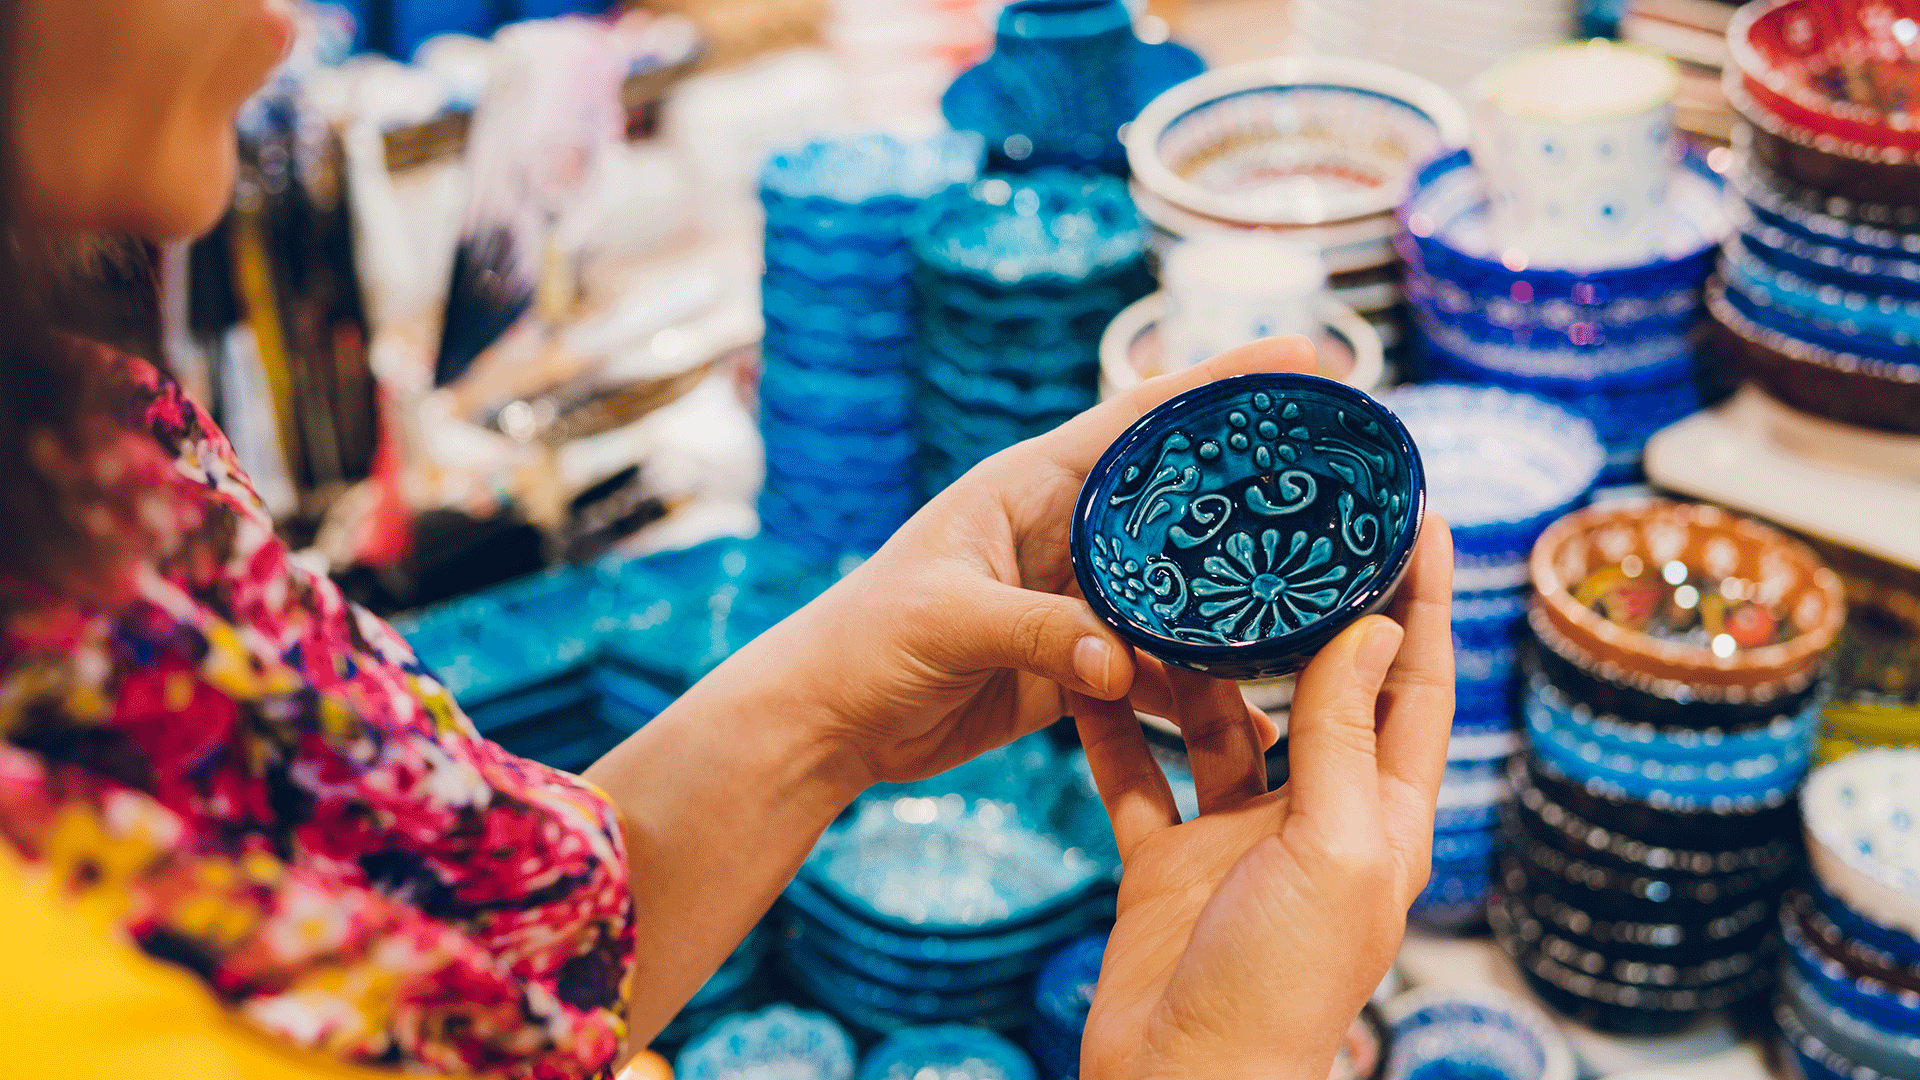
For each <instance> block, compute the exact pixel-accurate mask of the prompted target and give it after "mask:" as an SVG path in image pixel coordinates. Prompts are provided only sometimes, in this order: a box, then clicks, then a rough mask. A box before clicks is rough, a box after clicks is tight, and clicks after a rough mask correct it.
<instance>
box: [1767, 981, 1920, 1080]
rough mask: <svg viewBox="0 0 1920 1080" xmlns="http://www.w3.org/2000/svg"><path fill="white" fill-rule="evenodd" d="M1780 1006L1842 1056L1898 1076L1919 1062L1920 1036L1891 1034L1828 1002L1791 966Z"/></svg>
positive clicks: (1899, 1033) (1893, 1032) (1892, 1032)
mask: <svg viewBox="0 0 1920 1080" xmlns="http://www.w3.org/2000/svg"><path fill="white" fill-rule="evenodd" d="M1780 988H1781V991H1782V992H1781V995H1780V999H1781V1000H1780V1004H1781V1006H1782V1007H1785V1008H1788V1009H1791V1010H1792V1011H1793V1013H1794V1015H1795V1017H1797V1018H1798V1019H1799V1021H1800V1022H1801V1024H1803V1025H1805V1027H1806V1029H1807V1032H1808V1033H1809V1034H1811V1035H1813V1036H1814V1037H1815V1038H1816V1039H1819V1040H1820V1041H1821V1042H1823V1043H1825V1044H1826V1045H1827V1046H1828V1047H1829V1048H1830V1049H1832V1050H1833V1051H1834V1052H1836V1053H1838V1054H1839V1055H1840V1056H1841V1057H1843V1058H1846V1059H1847V1060H1849V1061H1851V1062H1854V1063H1856V1064H1859V1065H1864V1066H1865V1067H1867V1068H1869V1069H1873V1070H1875V1071H1878V1072H1881V1073H1885V1074H1887V1075H1889V1076H1897V1075H1900V1074H1901V1073H1902V1072H1908V1071H1911V1070H1912V1068H1913V1063H1914V1062H1915V1061H1920V1035H1916V1034H1912V1033H1907V1032H1898V1031H1889V1030H1887V1029H1886V1028H1883V1027H1881V1026H1879V1025H1878V1024H1869V1023H1867V1022H1866V1021H1864V1020H1861V1019H1859V1018H1858V1017H1856V1016H1854V1015H1852V1014H1851V1013H1849V1012H1847V1011H1846V1010H1845V1009H1842V1008H1840V1007H1839V1006H1838V1005H1835V1004H1834V1003H1833V1002H1831V1001H1828V1000H1827V999H1826V997H1825V996H1823V995H1822V994H1821V993H1820V991H1818V990H1816V989H1815V988H1814V987H1813V984H1812V983H1811V982H1809V981H1808V980H1807V978H1806V976H1804V975H1802V974H1800V972H1798V971H1796V970H1795V969H1794V968H1793V967H1792V966H1788V967H1786V968H1785V969H1783V970H1782V971H1781V972H1780Z"/></svg>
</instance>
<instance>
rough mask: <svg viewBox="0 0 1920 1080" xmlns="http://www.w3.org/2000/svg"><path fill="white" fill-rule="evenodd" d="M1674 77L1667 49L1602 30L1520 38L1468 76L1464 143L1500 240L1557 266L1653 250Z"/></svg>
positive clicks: (1584, 265)
mask: <svg viewBox="0 0 1920 1080" xmlns="http://www.w3.org/2000/svg"><path fill="white" fill-rule="evenodd" d="M1678 85H1679V73H1678V69H1677V68H1675V67H1674V64H1673V61H1671V60H1669V59H1667V58H1666V57H1664V56H1660V55H1658V54H1656V53H1653V52H1650V51H1646V50H1642V49H1638V48H1634V47H1632V46H1625V45H1617V44H1613V43H1611V42H1607V41H1602V40H1595V41H1591V42H1586V43H1574V44H1564V45H1549V46H1543V47H1541V48H1537V49H1529V50H1527V51H1525V52H1521V53H1518V54H1516V55H1514V56H1512V57H1509V58H1508V59H1507V60H1505V61H1503V62H1502V63H1500V64H1499V65H1497V66H1495V67H1494V68H1493V69H1491V70H1489V71H1487V72H1486V73H1484V74H1482V75H1481V76H1480V77H1479V78H1477V79H1475V80H1474V83H1473V87H1472V92H1471V94H1472V97H1473V99H1474V102H1475V107H1476V115H1475V121H1476V122H1475V125H1474V139H1473V153H1474V158H1475V159H1476V160H1477V161H1478V163H1479V164H1480V167H1481V169H1482V171H1483V172H1484V173H1485V175H1486V178H1487V187H1488V191H1489V193H1490V194H1491V196H1492V205H1491V213H1492V224H1493V229H1494V234H1495V236H1496V238H1497V239H1498V241H1499V242H1500V244H1501V245H1502V246H1503V247H1504V248H1507V249H1518V250H1519V251H1521V252H1524V253H1525V256H1526V262H1527V263H1529V264H1531V265H1533V266H1540V267H1554V268H1560V269H1599V268H1603V267H1620V266H1633V265H1638V264H1641V263H1646V262H1651V261H1653V260H1654V259H1655V258H1657V257H1658V253H1659V251H1660V249H1661V242H1662V240H1663V239H1664V234H1665V232H1666V226H1667V182H1668V177H1669V175H1670V174H1671V173H1672V171H1673V168H1674V165H1675V163H1676V162H1677V161H1678V155H1679V153H1680V151H1681V147H1680V143H1679V141H1678V140H1677V139H1676V138H1675V137H1674V132H1673V96H1674V92H1675V90H1676V89H1677V88H1678Z"/></svg>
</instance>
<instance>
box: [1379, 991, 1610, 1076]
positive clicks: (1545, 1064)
mask: <svg viewBox="0 0 1920 1080" xmlns="http://www.w3.org/2000/svg"><path fill="white" fill-rule="evenodd" d="M1386 1011H1387V1020H1388V1022H1390V1023H1391V1024H1392V1025H1393V1051H1392V1053H1391V1054H1390V1055H1389V1056H1388V1059H1387V1071H1386V1075H1385V1080H1441V1078H1446V1077H1474V1078H1479V1080H1572V1078H1573V1076H1574V1061H1573V1051H1572V1049H1571V1048H1569V1047H1568V1046H1567V1043H1566V1040H1565V1039H1564V1038H1562V1037H1561V1035H1560V1033H1559V1032H1558V1031H1555V1030H1554V1029H1553V1026H1552V1024H1550V1023H1549V1022H1548V1021H1547V1019H1546V1017H1544V1016H1541V1015H1539V1013H1538V1012H1537V1011H1536V1010H1535V1009H1534V1007H1533V1006H1531V1005H1528V1004H1527V1003H1525V1002H1523V1001H1521V1000H1519V999H1517V998H1511V997H1508V996H1507V995H1505V994H1502V993H1500V992H1499V991H1497V990H1468V989H1459V988H1444V987H1442V988H1433V989H1425V990H1414V991H1410V992H1408V993H1406V994H1402V995H1401V996H1399V997H1397V998H1395V999H1393V1001H1391V1002H1389V1003H1388V1005H1387V1010H1386Z"/></svg>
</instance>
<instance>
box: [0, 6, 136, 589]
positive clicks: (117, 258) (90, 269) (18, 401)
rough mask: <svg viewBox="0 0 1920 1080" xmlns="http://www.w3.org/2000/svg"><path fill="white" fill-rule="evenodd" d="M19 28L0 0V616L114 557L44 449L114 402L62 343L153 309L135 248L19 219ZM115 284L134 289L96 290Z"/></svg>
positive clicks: (82, 495)
mask: <svg viewBox="0 0 1920 1080" xmlns="http://www.w3.org/2000/svg"><path fill="white" fill-rule="evenodd" d="M18 24H19V11H18V4H17V3H16V0H0V123H3V124H4V126H3V127H0V230H4V232H0V585H4V586H6V587H5V588H0V611H3V610H4V607H5V601H6V596H5V594H7V593H13V592H16V591H17V590H18V588H19V587H20V586H22V585H28V584H36V585H41V586H45V587H51V588H70V587H74V586H77V585H81V584H83V583H84V582H86V581H87V580H88V579H89V578H90V577H91V576H92V574H93V572H94V571H96V570H98V569H99V568H100V567H101V566H102V565H103V564H105V563H106V562H107V561H108V560H110V559H113V558H115V557H116V556H117V555H119V554H121V552H119V551H117V550H115V548H114V543H115V541H114V538H112V537H108V536H101V535H99V534H98V533H97V532H95V531H92V530H88V529H86V528H84V527H83V526H82V525H81V523H80V513H81V511H82V509H83V508H84V507H85V505H86V503H87V502H88V500H89V499H91V498H93V497H94V496H95V495H96V494H97V493H96V492H94V491H90V490H87V489H86V488H87V485H86V483H85V482H84V481H81V482H78V483H75V482H65V483H63V482H58V481H56V480H55V479H54V478H53V477H52V476H50V475H49V474H48V472H47V471H46V469H45V468H43V467H42V466H43V464H44V462H45V457H46V455H47V454H48V453H49V452H50V451H59V452H62V453H64V455H65V456H67V457H68V458H82V457H84V456H85V452H86V449H87V446H88V443H89V441H90V439H91V437H92V436H91V431H92V428H93V427H94V425H90V424H89V423H88V420H89V418H92V417H99V416H101V415H103V414H105V413H109V412H111V410H112V409H113V408H114V406H115V404H116V402H115V401H114V400H112V399H113V397H114V394H113V392H112V389H111V385H112V382H113V380H111V378H110V377H106V378H103V376H109V374H110V373H107V372H101V371H99V370H97V368H96V367H94V366H91V365H90V364H89V363H88V362H86V361H85V360H84V359H83V358H82V357H83V354H84V353H85V352H86V350H82V349H79V348H77V347H76V346H75V343H74V339H73V337H72V336H70V335H78V336H85V337H100V336H101V335H100V334H98V333H95V332H93V331H96V330H98V329H100V327H98V326H97V325H90V324H93V323H95V321H96V320H97V319H98V318H100V317H102V316H105V317H106V318H108V319H109V320H112V321H122V322H123V321H124V316H125V313H126V311H127V310H128V309H129V304H130V303H131V304H134V305H139V304H144V305H145V306H146V307H148V308H151V309H153V310H155V311H157V304H156V303H155V302H154V300H153V297H152V286H151V271H150V270H149V269H147V266H146V265H143V262H144V261H143V260H142V259H141V258H140V257H139V256H140V254H141V253H140V251H139V249H138V247H137V246H133V245H129V244H128V243H126V242H124V241H115V240H109V239H104V238H96V237H58V236H50V235H46V234H43V233H40V232H37V231H36V230H34V229H33V228H32V226H31V225H30V223H28V222H27V220H26V218H25V216H24V214H23V212H22V208H21V207H20V205H19V187H20V185H19V182H18V175H19V173H18V170H17V167H16V162H15V160H14V157H15V154H16V152H17V145H18V139H17V132H16V131H15V130H14V117H15V115H16V110H15V107H14V100H13V99H14V95H15V93H16V92H17V86H16V82H15V72H16V71H17V69H18V66H19V65H18V56H19V49H20V40H19V25H18ZM116 276H117V277H119V278H120V279H122V281H123V282H131V283H135V285H136V287H135V288H134V289H133V290H132V291H131V293H129V291H128V290H126V289H124V288H121V289H106V288H102V287H101V282H102V281H103V280H106V279H109V278H113V277H116ZM142 281H144V282H146V284H145V285H144V287H142V286H140V285H139V284H138V283H140V282H142ZM141 292H144V293H145V296H144V298H143V297H141V296H139V295H138V294H140V293H141ZM105 336H106V337H109V338H114V337H118V338H120V339H121V340H116V341H111V342H110V343H111V344H114V345H116V346H122V347H124V346H126V345H136V346H137V342H134V341H129V340H127V337H128V335H124V334H113V333H109V334H107V335H105ZM133 336H135V337H138V336H140V335H137V334H136V335H133ZM136 351H138V352H143V353H144V352H148V351H149V350H147V349H144V348H136ZM148 359H157V357H156V356H151V355H149V357H148ZM36 447H37V448H38V449H37V450H36Z"/></svg>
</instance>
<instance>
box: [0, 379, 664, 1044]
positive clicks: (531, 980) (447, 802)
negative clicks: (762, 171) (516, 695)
mask: <svg viewBox="0 0 1920 1080" xmlns="http://www.w3.org/2000/svg"><path fill="white" fill-rule="evenodd" d="M91 351H92V352H93V353H94V355H93V359H92V362H94V363H99V364H101V365H103V366H109V367H113V368H115V369H118V370H119V371H121V372H123V373H124V375H123V377H124V378H126V379H128V380H130V382H131V386H132V395H131V398H130V402H129V405H128V407H127V408H126V410H125V415H123V416H121V417H118V418H116V419H117V420H118V421H119V426H118V430H117V431H116V432H115V433H114V434H113V436H112V437H110V438H108V439H106V440H105V441H104V446H103V448H102V449H101V450H100V451H98V452H97V453H96V454H95V455H94V456H93V457H91V458H89V459H88V460H86V461H84V462H80V463H76V464H75V466H74V467H75V468H83V469H86V470H89V471H88V473H87V475H89V476H91V477H92V478H93V479H94V480H95V481H97V482H98V484H99V485H100V486H102V487H105V488H108V489H110V490H113V491H117V492H119V493H120V494H121V497H119V498H117V499H114V500H111V505H112V506H113V507H114V510H113V517H114V527H115V528H118V529H121V530H124V531H125V532H126V533H127V534H128V535H129V538H130V539H133V540H135V541H136V542H137V545H138V549H139V550H142V551H146V552H150V553H151V554H150V555H149V556H148V557H146V558H144V559H142V560H140V561H138V562H137V563H135V564H134V565H133V566H131V567H130V568H129V570H128V572H127V574H126V575H125V580H124V581H121V582H120V583H119V584H120V586H121V588H120V590H119V593H118V595H117V596H114V597H111V598H92V599H79V598H75V597H71V596H53V595H46V594H44V593H38V594H36V593H33V592H31V591H30V589H29V587H28V586H26V585H24V584H23V583H20V582H9V583H7V584H8V587H9V589H8V591H9V595H11V596H12V597H13V600H12V602H11V603H10V605H9V606H8V608H7V610H6V612H5V617H4V618H5V621H4V625H0V837H4V838H5V840H6V841H8V842H10V843H11V844H12V845H13V846H14V847H15V848H16V849H17V850H18V851H19V852H20V853H21V854H22V855H23V856H24V857H26V858H27V859H29V860H31V861H33V862H36V863H38V864H40V865H41V867H42V868H43V869H44V870H46V871H48V872H49V873H50V874H51V875H52V876H53V877H54V878H55V879H56V880H57V881H58V882H59V884H60V886H61V887H62V888H63V889H64V890H65V891H66V892H67V893H68V894H69V895H70V896H71V897H72V899H73V901H74V902H75V903H78V904H83V905H88V906H89V907H90V908H91V909H92V910H93V911H94V912H96V913H97V914H99V915H101V916H102V918H103V919H104V920H105V921H107V922H109V923H111V924H112V925H115V926H117V927H118V928H120V930H121V931H123V932H124V933H126V934H127V935H129V936H130V938H131V939H132V940H133V941H134V942H136V943H137V944H138V945H139V946H140V947H141V948H143V949H144V950H145V951H147V952H148V953H149V954H151V955H154V956H156V957H159V958H161V959H164V960H168V961H171V962H173V963H176V964H179V965H181V966H183V967H186V968H188V969H190V970H191V971H193V972H195V973H196V974H198V975H199V976H200V977H201V978H202V979H204V980H205V981H206V984H207V986H208V988H209V989H210V990H211V991H212V992H213V993H215V994H216V995H218V996H219V997H220V998H221V1000H223V1001H225V1002H226V1003H227V1004H229V1005H230V1006H231V1007H232V1008H234V1009H235V1010H237V1011H238V1012H239V1013H240V1014H241V1015H243V1016H244V1017H246V1018H247V1019H249V1020H250V1021H251V1022H253V1023H254V1024H256V1025H258V1026H259V1027H261V1028H264V1029H266V1030H267V1031H269V1032H272V1033H274V1034H277V1035H279V1036H281V1037H283V1038H286V1039H288V1040H290V1041H292V1042H294V1043H297V1044H299V1045H300V1046H303V1047H306V1048H309V1049H313V1050H318V1051H322V1052H327V1053H331V1054H334V1055H337V1056H338V1057H340V1058H342V1059H345V1060H348V1061H351V1062H355V1063H359V1064H371V1065H389V1066H395V1067H398V1068H401V1069H403V1070H405V1071H409V1072H417V1073H465V1074H473V1075H500V1076H508V1077H514V1078H526V1080H560V1078H576V1077H587V1076H600V1075H605V1074H607V1072H608V1071H609V1068H610V1065H611V1063H612V1062H613V1059H614V1056H615V1054H616V1053H617V1050H618V1047H619V1044H620V1040H621V1038H622V1036H623V1034H624V1027H623V1024H624V1017H625V1012H626V992H627V987H626V980H627V977H628V973H629V971H630V969H631V966H632V960H633V947H634V946H633V940H634V925H633V905H632V902H631V898H630V897H629V895H628V888H627V875H626V854H625V851H624V849H623V847H622V839H621V833H620V824H619V820H618V817H617V814H616V813H615V811H614V809H613V807H612V806H611V805H610V804H609V803H608V801H607V800H606V798H605V797H604V796H603V795H602V794H601V793H600V792H599V791H598V790H596V789H595V788H593V787H592V786H591V785H589V784H587V783H586V782H585V781H582V780H580V779H579V778H578V777H574V776H570V775H567V774H565V773H561V772H557V771H555V770H552V769H548V768H546V767H544V766H541V765H537V764H534V763H532V762H528V761H524V760H520V759H517V758H515V757H513V756H512V755H510V754H508V753H506V752H505V751H503V750H501V749H500V748H499V747H498V746H495V745H493V744H492V743H489V742H487V741H486V740H485V739H483V738H481V737H480V736H479V735H478V734H477V733H476V732H475V731H474V729H473V725H472V724H471V723H470V722H469V721H468V720H467V718H466V717H465V716H464V715H463V714H462V713H461V711H460V709H459V707H458V706H457V705H455V704H454V702H453V700H452V698H451V696H450V695H449V694H448V693H447V692H446V691H445V690H444V689H443V688H442V687H441V685H440V684H439V683H438V682H437V681H436V680H435V679H434V677H433V675H432V673H431V672H429V671H427V670H425V669H424V668H423V667H422V666H421V665H420V664H419V663H418V661H416V660H415V659H414V657H413V654H412V653H411V651H410V650H409V649H408V648H407V646H406V643H405V642H404V641H403V640H401V638H400V637H399V636H398V635H397V634H395V633H394V632H393V631H392V630H391V629H390V628H388V627H387V626H386V624H385V623H383V622H381V621H380V620H379V619H377V618H375V617H373V616H372V615H370V614H368V613H367V612H366V611H364V610H361V609H359V608H357V607H355V606H354V605H352V604H350V603H348V602H346V601H345V600H344V599H343V598H342V597H341V595H340V594H339V592H338V591H337V590H336V589H335V588H334V587H333V585H332V583H331V582H329V581H327V580H326V579H325V578H324V577H317V576H315V575H312V574H310V573H308V572H307V571H305V570H303V569H301V568H300V567H298V566H296V565H294V564H293V563H292V562H291V561H290V560H289V558H288V552H287V550H286V548H285V547H284V546H283V545H282V543H281V542H280V541H279V540H278V539H277V538H276V537H275V536H274V533H273V529H272V523H271V521H270V519H269V518H268V516H267V514H266V512H265V510H264V509H263V507H262V505H261V503H260V500H259V498H258V497H257V496H256V495H255V493H254V491H253V489H252V486H251V484H250V482H249V481H248V479H247V477H246V475H245V474H244V473H243V471H242V470H241V469H240V468H239V466H238V465H237V463H236V462H235V459H234V456H233V451H232V448H231V447H230V446H229V445H228V443H227V441H226V438H225V437H224V436H223V435H221V434H220V432H219V431H218V430H217V429H216V428H215V427H214V425H213V424H212V423H211V422H210V421H209V420H208V419H207V417H206V416H205V415H204V414H203V413H202V412H201V411H200V409H199V408H198V407H197V406H195V405H194V404H193V403H192V402H191V401H190V400H188V399H187V398H186V397H185V396H184V395H183V394H182V393H181V392H180V390H179V388H178V386H177V385H175V384H174V383H173V382H172V381H171V380H169V379H167V378H165V377H164V376H162V375H160V374H159V373H157V372H155V371H154V370H153V369H152V368H150V367H147V366H145V365H143V364H139V363H137V362H133V361H127V360H124V359H122V358H118V357H115V356H112V355H111V354H107V353H105V352H104V351H102V350H91ZM21 597H25V598H26V599H25V600H24V601H23V600H22V599H21Z"/></svg>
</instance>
